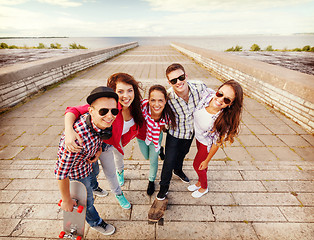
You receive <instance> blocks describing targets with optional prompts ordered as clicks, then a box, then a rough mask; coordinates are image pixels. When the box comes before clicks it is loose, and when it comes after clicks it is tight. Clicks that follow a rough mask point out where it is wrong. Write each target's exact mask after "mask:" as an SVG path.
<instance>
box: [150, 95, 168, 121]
mask: <svg viewBox="0 0 314 240" xmlns="http://www.w3.org/2000/svg"><path fill="white" fill-rule="evenodd" d="M148 101H149V106H150V110H151V114H152V116H156V117H157V116H158V117H160V116H161V114H162V111H163V110H164V108H165V106H166V103H167V102H166V99H165V96H164V94H163V93H162V92H160V91H158V90H153V91H152V92H151V93H150V95H149V99H148Z"/></svg>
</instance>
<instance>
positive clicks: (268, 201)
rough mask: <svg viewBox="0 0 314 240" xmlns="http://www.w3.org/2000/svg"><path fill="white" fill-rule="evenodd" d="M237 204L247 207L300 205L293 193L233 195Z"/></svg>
mask: <svg viewBox="0 0 314 240" xmlns="http://www.w3.org/2000/svg"><path fill="white" fill-rule="evenodd" d="M232 195H233V197H234V198H235V201H236V204H238V205H245V206H286V205H288V206H290V205H300V202H299V201H298V200H297V199H296V197H295V196H293V195H292V194H291V193H254V192H247V193H233V194H232Z"/></svg>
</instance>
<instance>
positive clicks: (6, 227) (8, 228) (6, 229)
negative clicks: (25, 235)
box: [0, 208, 20, 236]
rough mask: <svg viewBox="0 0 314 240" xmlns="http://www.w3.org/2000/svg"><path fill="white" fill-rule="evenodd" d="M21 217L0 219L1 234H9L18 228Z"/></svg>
mask: <svg viewBox="0 0 314 240" xmlns="http://www.w3.org/2000/svg"><path fill="white" fill-rule="evenodd" d="M0 209H1V208H0ZM19 222H20V219H4V218H1V219H0V236H9V235H10V234H11V233H12V231H13V230H14V229H15V228H16V226H17V225H18V223H19Z"/></svg>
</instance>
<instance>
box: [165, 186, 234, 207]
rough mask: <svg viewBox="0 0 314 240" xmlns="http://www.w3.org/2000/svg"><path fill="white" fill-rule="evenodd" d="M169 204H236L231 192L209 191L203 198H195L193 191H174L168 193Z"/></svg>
mask: <svg viewBox="0 0 314 240" xmlns="http://www.w3.org/2000/svg"><path fill="white" fill-rule="evenodd" d="M168 198H169V202H168V205H172V204H173V205H199V206H201V205H206V206H208V205H220V206H229V205H234V204H235V201H234V198H233V197H232V195H231V193H220V192H211V191H209V192H208V193H207V194H206V195H204V196H203V197H201V198H198V199H196V198H193V197H192V196H191V192H172V191H171V189H170V190H169V193H168Z"/></svg>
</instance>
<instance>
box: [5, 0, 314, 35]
mask: <svg viewBox="0 0 314 240" xmlns="http://www.w3.org/2000/svg"><path fill="white" fill-rule="evenodd" d="M294 33H314V0H0V37H63V36H65V37H123V36H211V35H235V34H236V35H242V34H281V35H286V34H294Z"/></svg>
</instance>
